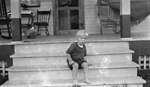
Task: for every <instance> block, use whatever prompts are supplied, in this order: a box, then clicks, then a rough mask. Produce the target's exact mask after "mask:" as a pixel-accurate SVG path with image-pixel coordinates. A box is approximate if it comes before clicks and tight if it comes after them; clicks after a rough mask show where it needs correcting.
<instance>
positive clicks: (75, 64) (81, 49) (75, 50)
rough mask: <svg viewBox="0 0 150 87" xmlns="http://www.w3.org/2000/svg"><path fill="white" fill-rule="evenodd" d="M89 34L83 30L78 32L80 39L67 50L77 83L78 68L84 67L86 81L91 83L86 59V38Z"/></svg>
mask: <svg viewBox="0 0 150 87" xmlns="http://www.w3.org/2000/svg"><path fill="white" fill-rule="evenodd" d="M87 36H88V34H87V33H86V32H85V31H84V30H81V31H79V32H78V33H77V37H78V40H77V42H73V43H72V44H71V46H70V47H69V48H68V50H67V51H66V54H67V63H68V66H69V68H70V69H71V70H72V77H73V84H74V85H77V83H78V78H77V76H78V69H83V71H84V80H85V81H84V82H85V83H89V81H88V79H87V72H88V63H87V61H86V59H85V56H86V54H87V53H86V46H85V43H84V42H85V38H86V37H87Z"/></svg>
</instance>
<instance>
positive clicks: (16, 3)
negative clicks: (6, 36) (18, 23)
mask: <svg viewBox="0 0 150 87" xmlns="http://www.w3.org/2000/svg"><path fill="white" fill-rule="evenodd" d="M10 1H11V18H20V0H10Z"/></svg>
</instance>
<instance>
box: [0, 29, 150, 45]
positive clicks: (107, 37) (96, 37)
mask: <svg viewBox="0 0 150 87" xmlns="http://www.w3.org/2000/svg"><path fill="white" fill-rule="evenodd" d="M75 40H76V37H75V35H56V36H37V37H36V38H34V39H28V38H26V37H23V40H22V42H65V41H67V42H68V41H69V42H70V41H75ZM119 40H123V39H122V38H120V34H114V33H105V34H104V35H100V34H92V35H89V36H88V38H87V41H119ZM124 40H125V39H124ZM126 40H129V41H142V40H147V41H148V40H150V32H140V31H139V32H138V31H136V32H135V31H132V32H131V38H127V39H126ZM11 42H13V41H12V40H10V39H4V38H0V44H2V45H5V44H9V43H11Z"/></svg>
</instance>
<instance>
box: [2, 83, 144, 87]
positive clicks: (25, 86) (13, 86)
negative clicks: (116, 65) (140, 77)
mask: <svg viewBox="0 0 150 87" xmlns="http://www.w3.org/2000/svg"><path fill="white" fill-rule="evenodd" d="M43 85H44V83H43ZM126 85H127V86H126ZM126 85H124V84H122V85H121V84H120V85H118V84H116V85H98V86H82V87H143V85H142V84H132V85H130V84H126ZM0 87H54V86H40V85H32V86H31V85H30V84H26V85H10V86H6V85H2V86H0ZM57 87H72V86H57Z"/></svg>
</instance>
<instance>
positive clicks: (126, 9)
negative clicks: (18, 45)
mask: <svg viewBox="0 0 150 87" xmlns="http://www.w3.org/2000/svg"><path fill="white" fill-rule="evenodd" d="M101 1H103V0H41V2H40V6H39V7H32V8H31V10H32V11H33V12H36V9H45V10H46V9H51V18H50V23H49V33H50V35H61V34H62V35H63V34H75V33H76V32H77V31H78V30H82V29H84V30H86V31H87V32H88V33H89V34H100V33H101V30H100V29H101V23H100V19H101V18H100V17H99V15H98V14H99V11H100V8H101V7H100V6H101V5H100V4H101ZM112 1H113V0H112ZM29 2H30V0H29V1H28V3H29ZM104 2H107V0H106V1H105V0H104ZM113 2H115V1H113ZM117 2H118V1H117ZM20 3H21V1H20V0H14V1H12V0H11V3H10V4H11V18H12V21H13V22H12V23H14V24H12V28H13V29H12V31H14V32H12V33H13V34H12V35H13V40H21V33H20V32H21V29H20V28H21V25H20V23H19V22H20V21H21V20H20V19H21V16H20V15H21V5H20ZM121 3H123V4H121ZM121 3H120V14H119V15H120V17H119V20H120V21H119V23H120V25H119V27H120V29H121V30H120V31H121V33H120V34H121V35H120V37H121V38H129V37H130V32H131V31H130V13H131V12H130V11H131V10H130V4H131V1H130V0H125V1H124V0H121ZM29 4H31V2H30V3H29ZM111 13H112V15H114V14H113V12H111ZM111 13H109V14H111ZM106 14H107V13H106ZM17 25H18V26H17Z"/></svg>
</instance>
